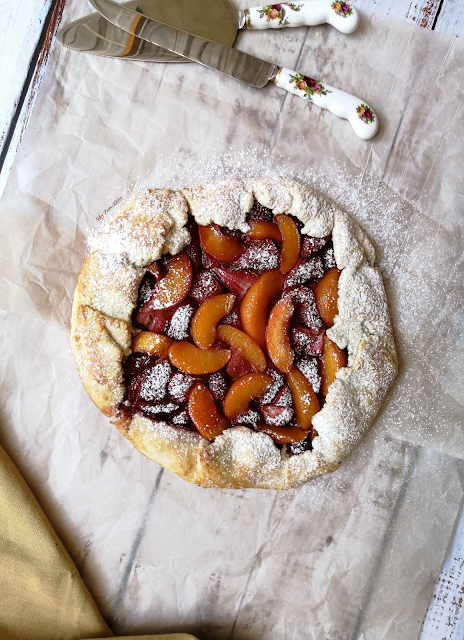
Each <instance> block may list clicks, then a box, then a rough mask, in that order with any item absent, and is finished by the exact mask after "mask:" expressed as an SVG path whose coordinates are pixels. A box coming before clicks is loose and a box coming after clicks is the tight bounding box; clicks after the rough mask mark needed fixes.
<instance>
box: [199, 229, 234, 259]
mask: <svg viewBox="0 0 464 640" xmlns="http://www.w3.org/2000/svg"><path fill="white" fill-rule="evenodd" d="M198 231H199V233H200V240H201V244H202V245H203V248H204V249H205V251H207V252H208V253H209V255H210V256H212V257H213V258H216V260H223V261H226V262H228V261H229V260H235V259H236V258H239V257H240V256H241V255H242V253H243V252H244V251H245V245H244V244H243V242H241V240H239V238H237V237H231V238H228V237H227V236H226V235H224V234H223V233H222V231H221V229H220V228H219V227H218V225H217V224H212V225H210V226H209V227H203V226H201V225H198Z"/></svg>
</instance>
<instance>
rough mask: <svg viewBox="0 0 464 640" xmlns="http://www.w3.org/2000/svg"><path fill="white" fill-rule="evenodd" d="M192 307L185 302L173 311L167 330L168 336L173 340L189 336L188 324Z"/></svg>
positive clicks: (191, 314) (192, 310)
mask: <svg viewBox="0 0 464 640" xmlns="http://www.w3.org/2000/svg"><path fill="white" fill-rule="evenodd" d="M193 313H194V308H193V307H192V305H191V304H186V305H184V306H183V307H179V309H177V310H176V311H175V312H174V315H173V316H172V318H171V322H170V323H169V328H168V331H167V336H168V338H172V339H173V340H186V339H187V338H188V337H189V325H190V320H191V318H192V316H193Z"/></svg>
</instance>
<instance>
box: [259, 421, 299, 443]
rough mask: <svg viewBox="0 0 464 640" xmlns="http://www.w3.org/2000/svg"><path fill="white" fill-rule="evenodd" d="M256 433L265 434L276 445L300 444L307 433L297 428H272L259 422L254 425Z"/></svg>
mask: <svg viewBox="0 0 464 640" xmlns="http://www.w3.org/2000/svg"><path fill="white" fill-rule="evenodd" d="M256 431H262V432H263V433H267V435H268V436H271V438H272V439H273V440H274V442H276V443H278V444H289V443H290V442H301V440H304V439H305V438H306V436H307V435H308V432H307V431H303V429H300V428H299V427H274V426H270V425H268V424H266V423H265V422H260V423H259V424H257V425H256Z"/></svg>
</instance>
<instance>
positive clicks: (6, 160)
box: [0, 0, 66, 196]
mask: <svg viewBox="0 0 464 640" xmlns="http://www.w3.org/2000/svg"><path fill="white" fill-rule="evenodd" d="M7 2H8V4H6V3H5V4H2V5H1V7H0V8H1V10H2V13H1V14H0V17H1V20H0V24H2V25H3V29H2V28H1V27H0V30H1V33H2V34H3V35H0V42H1V46H2V49H1V50H0V60H1V61H2V65H1V66H0V82H1V84H0V86H2V89H3V87H5V89H6V91H5V92H4V93H3V91H2V94H1V95H2V96H3V100H4V101H3V103H2V105H3V112H2V113H3V121H2V120H1V119H0V125H2V126H3V129H2V130H1V135H0V196H1V194H2V193H3V189H4V187H5V184H6V181H7V179H8V176H9V173H10V169H11V165H12V164H13V160H14V157H15V155H16V150H17V148H18V145H19V143H20V141H21V137H22V134H23V132H24V130H25V128H26V127H27V123H28V121H29V117H30V115H31V113H32V109H33V108H34V104H35V99H36V97H37V92H38V90H39V87H40V83H41V80H42V76H43V74H44V73H45V70H46V68H47V63H48V59H49V57H50V53H51V51H52V49H53V45H54V42H55V36H56V32H57V30H58V26H59V24H60V20H61V14H62V12H63V7H64V4H65V2H66V0H42V2H41V4H40V5H38V7H37V9H39V8H40V11H39V10H37V11H36V13H34V11H33V6H32V5H33V0H27V6H26V8H27V9H28V11H26V14H24V12H19V13H18V11H19V7H20V6H21V9H22V8H23V5H22V4H21V5H19V3H18V5H17V7H15V6H14V5H13V3H12V2H11V0H7ZM28 18H30V20H31V21H32V22H31V23H28V21H27V19H28ZM4 61H6V62H5V63H4ZM10 67H11V68H12V69H13V73H11V70H9V68H10Z"/></svg>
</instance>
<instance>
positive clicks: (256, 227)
mask: <svg viewBox="0 0 464 640" xmlns="http://www.w3.org/2000/svg"><path fill="white" fill-rule="evenodd" d="M247 237H248V238H250V239H251V240H264V239H265V238H269V239H270V240H275V242H278V243H279V244H280V243H281V242H282V234H281V233H280V230H279V227H278V226H277V225H276V224H274V222H256V221H254V220H252V221H251V222H250V230H249V231H248V233H247Z"/></svg>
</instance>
